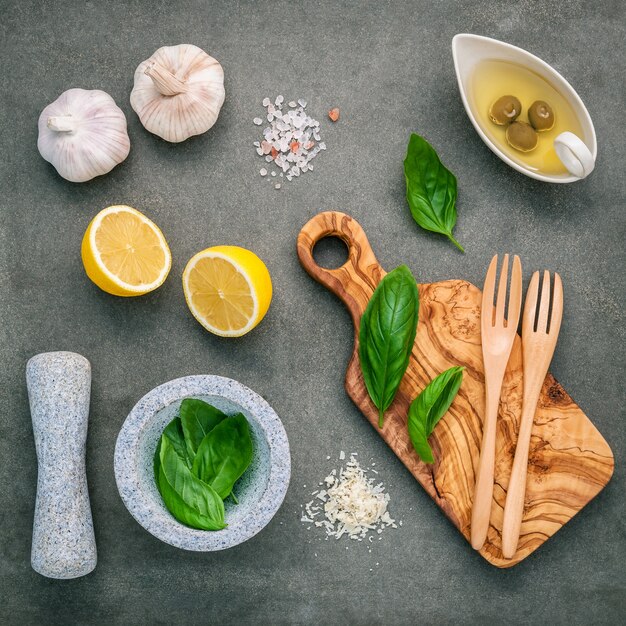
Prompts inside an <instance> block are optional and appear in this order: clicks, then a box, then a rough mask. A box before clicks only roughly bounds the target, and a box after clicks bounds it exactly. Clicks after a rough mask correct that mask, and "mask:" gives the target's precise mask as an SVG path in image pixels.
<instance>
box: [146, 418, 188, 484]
mask: <svg viewBox="0 0 626 626" xmlns="http://www.w3.org/2000/svg"><path fill="white" fill-rule="evenodd" d="M163 437H167V438H168V439H169V441H170V443H171V444H172V446H173V448H174V450H176V453H177V454H178V456H180V458H181V459H183V461H184V462H185V463H186V465H187V467H189V468H191V465H192V463H193V457H191V458H190V457H189V456H188V454H187V446H186V444H185V436H184V434H183V427H182V424H181V422H180V419H179V418H178V417H175V418H174V419H173V420H172V421H171V422H170V423H169V424H168V425H167V426H166V427H165V430H164V431H163V434H162V435H161V437H160V438H159V443H158V444H157V449H156V452H155V453H154V475H155V477H156V481H157V485H158V483H159V467H160V466H161V458H160V455H161V439H162V438H163Z"/></svg>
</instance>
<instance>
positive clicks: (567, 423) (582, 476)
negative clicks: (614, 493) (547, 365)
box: [297, 212, 614, 567]
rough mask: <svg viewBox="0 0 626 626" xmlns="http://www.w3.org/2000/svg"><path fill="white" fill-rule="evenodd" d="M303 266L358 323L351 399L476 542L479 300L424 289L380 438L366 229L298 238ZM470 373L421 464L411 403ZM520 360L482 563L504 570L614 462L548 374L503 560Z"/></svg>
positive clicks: (378, 273) (327, 224)
mask: <svg viewBox="0 0 626 626" xmlns="http://www.w3.org/2000/svg"><path fill="white" fill-rule="evenodd" d="M329 236H333V237H339V238H340V239H342V240H343V241H344V242H345V243H346V245H347V247H348V260H347V261H346V263H345V264H344V265H343V266H341V267H340V268H336V269H325V268H322V267H320V266H319V265H317V263H316V262H315V260H314V259H313V254H312V253H313V248H314V247H315V244H316V243H317V242H318V241H319V240H320V239H322V238H324V237H329ZM297 250H298V256H299V259H300V262H301V264H302V266H303V267H304V268H305V269H306V271H307V272H308V273H309V274H310V275H311V276H312V277H313V278H314V279H315V280H317V281H318V282H320V283H321V284H322V285H324V286H326V287H327V288H328V289H330V290H331V291H332V292H333V293H335V294H336V295H337V296H338V297H339V298H340V299H341V300H342V301H343V303H344V304H345V305H346V307H347V308H348V311H349V312H350V315H351V316H352V320H353V322H354V331H355V332H354V352H353V354H352V358H351V359H350V362H349V364H348V369H347V372H346V382H345V386H346V390H347V392H348V395H349V396H350V398H352V400H353V401H354V403H355V404H356V405H357V406H358V407H359V408H360V409H361V411H362V412H363V414H364V415H365V416H366V417H367V419H368V420H369V421H370V423H371V424H372V426H373V427H374V428H375V429H376V431H377V432H378V433H379V434H380V435H381V436H382V437H383V439H384V440H385V441H386V442H387V444H388V445H389V447H390V448H391V449H392V450H393V451H394V452H395V453H396V455H397V456H398V457H399V458H400V460H401V461H402V462H403V463H404V465H406V467H407V468H408V469H409V471H410V472H411V473H412V474H413V476H415V478H416V479H417V480H418V482H419V483H420V484H421V485H422V487H424V489H425V490H426V491H427V492H428V494H429V495H430V496H431V497H432V498H433V500H434V501H435V502H436V503H437V505H438V506H439V507H440V508H441V510H442V511H443V512H444V514H445V515H446V516H447V517H448V519H449V520H450V521H451V522H452V523H453V524H454V525H455V526H456V527H457V528H458V529H459V530H460V531H461V533H462V534H463V535H464V536H465V538H466V539H467V540H468V541H469V537H470V517H471V508H472V497H473V490H474V473H475V471H476V470H477V467H478V458H479V454H480V443H481V435H482V418H483V414H484V408H485V386H484V373H483V362H482V353H481V343H480V303H481V292H480V290H479V289H477V288H476V287H475V286H474V285H472V284H471V283H469V282H466V281H463V280H447V281H443V282H438V283H431V284H427V283H424V284H420V285H418V287H419V293H420V314H419V324H418V327H417V336H416V339H415V345H414V346H413V352H412V356H411V361H410V363H409V368H408V370H407V373H406V375H405V377H404V379H403V381H402V384H401V385H400V389H399V391H398V394H397V396H396V398H395V400H394V402H393V404H392V405H391V407H390V408H389V409H388V411H387V413H386V417H385V426H384V428H383V429H382V430H380V429H379V428H378V425H377V421H378V414H377V410H376V408H375V407H374V405H373V404H372V402H371V400H370V398H369V396H368V394H367V390H366V388H365V384H364V382H363V378H362V376H361V371H360V367H359V357H358V336H359V333H358V329H359V322H360V319H361V315H362V313H363V311H364V310H365V307H366V306H367V302H368V300H369V298H370V297H371V295H372V293H373V292H374V289H375V288H376V285H377V284H378V283H379V282H380V280H381V278H382V277H383V276H384V275H385V271H384V270H383V268H382V267H381V266H380V265H379V263H378V261H377V260H376V257H375V255H374V253H373V251H372V249H371V247H370V245H369V242H368V240H367V237H366V236H365V233H364V231H363V229H362V228H361V226H360V225H359V224H358V223H357V222H356V221H355V220H353V219H352V218H351V217H349V216H348V215H345V214H343V213H339V212H325V213H320V214H318V215H317V216H315V217H314V218H313V219H311V220H310V221H309V222H308V223H307V224H306V225H305V226H304V228H303V229H302V230H301V232H300V234H299V236H298V241H297ZM453 365H463V366H465V367H466V368H467V369H466V372H465V376H464V379H463V384H462V386H461V389H460V391H459V394H458V396H457V398H456V399H455V401H454V403H453V404H452V406H451V408H450V411H449V412H448V413H447V414H446V415H445V416H444V417H443V418H442V419H441V421H440V422H439V423H438V425H437V427H436V428H435V431H434V433H433V435H432V436H431V438H430V443H431V446H432V449H433V453H434V455H435V463H434V464H433V465H426V464H424V463H422V462H421V461H420V460H419V457H418V456H417V454H416V453H415V451H414V450H413V448H412V446H411V442H410V439H409V436H408V432H407V427H406V420H407V417H406V416H407V411H408V407H409V404H410V402H411V401H412V400H413V398H415V396H417V394H418V393H419V392H420V391H421V390H422V389H423V388H424V387H425V386H426V385H427V384H428V382H429V381H430V380H431V379H432V378H433V377H434V376H436V375H437V374H439V373H441V372H442V371H444V370H445V369H447V368H449V367H452V366H453ZM522 390H523V380H522V350H521V341H520V338H519V337H516V339H515V342H514V345H513V350H512V353H511V358H510V360H509V364H508V367H507V371H506V374H505V377H504V383H503V387H502V399H501V403H500V409H499V413H498V427H497V434H496V460H495V485H494V494H493V501H492V510H491V523H490V527H489V532H488V535H487V541H486V542H485V545H484V546H483V548H482V549H481V550H480V554H481V555H482V556H483V557H484V558H485V559H487V561H489V562H490V563H492V564H493V565H495V566H497V567H510V566H512V565H515V564H516V563H519V562H520V561H521V560H522V559H524V558H526V557H527V556H528V555H529V554H530V553H531V552H533V551H534V550H536V549H537V548H538V547H539V546H540V545H541V544H542V543H543V542H544V541H546V539H548V538H549V537H551V536H552V535H553V534H554V533H555V532H556V531H557V530H559V528H561V527H562V526H563V525H564V524H565V523H566V522H568V521H569V520H570V519H571V518H572V517H573V516H574V515H575V514H576V513H577V512H578V511H580V509H582V508H583V507H584V506H585V505H586V504H587V503H588V502H589V501H590V500H591V499H592V498H593V497H594V496H596V495H597V494H598V493H599V492H600V490H601V489H602V488H603V487H604V486H605V485H606V484H607V483H608V481H609V480H610V478H611V475H612V473H613V464H614V461H613V454H612V452H611V449H610V448H609V446H608V444H607V442H606V441H605V440H604V438H603V437H602V435H601V434H600V433H599V432H598V430H597V429H596V428H595V427H594V425H593V424H592V423H591V421H590V420H589V419H588V418H587V416H586V415H585V414H584V413H583V412H582V410H581V409H580V408H579V407H578V406H577V405H576V404H575V403H574V401H573V400H572V399H571V398H570V396H569V395H568V394H567V392H566V391H565V390H564V389H563V387H562V386H561V385H560V384H559V383H558V382H557V381H556V380H555V379H554V377H553V376H552V375H551V374H548V375H547V376H546V379H545V381H544V384H543V388H542V390H541V395H540V398H539V404H538V407H537V414H536V416H535V423H534V426H533V431H532V439H531V444H530V454H529V467H528V481H527V488H526V498H525V508H524V518H523V522H522V529H521V536H520V540H519V544H518V549H517V552H516V554H515V556H514V557H513V558H512V559H510V560H507V559H505V558H503V556H502V553H501V530H502V514H503V508H504V502H505V498H506V489H507V485H508V481H509V476H510V473H511V465H512V460H513V455H514V453H515V442H516V438H517V429H518V422H519V417H520V414H521V405H522Z"/></svg>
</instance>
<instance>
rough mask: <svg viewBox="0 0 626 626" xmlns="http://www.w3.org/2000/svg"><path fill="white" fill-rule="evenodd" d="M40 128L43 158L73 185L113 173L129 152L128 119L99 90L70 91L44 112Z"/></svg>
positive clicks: (105, 94)
mask: <svg viewBox="0 0 626 626" xmlns="http://www.w3.org/2000/svg"><path fill="white" fill-rule="evenodd" d="M38 125H39V138H38V140H37V148H38V149H39V152H40V154H41V156H42V157H43V158H44V159H45V160H46V161H48V162H49V163H52V165H54V167H55V169H56V170H57V172H58V173H59V174H60V175H61V176H62V177H63V178H65V179H66V180H69V181H71V182H73V183H83V182H86V181H88V180H91V179H92V178H95V177H96V176H102V175H103V174H106V173H107V172H110V171H111V170H112V169H113V168H114V167H115V166H116V165H118V164H119V163H121V162H122V161H123V160H124V159H125V158H126V157H127V156H128V153H129V152H130V139H129V138H128V132H127V129H126V116H125V115H124V112H123V111H122V109H120V108H119V107H118V106H117V105H116V104H115V101H114V100H113V98H111V96H110V95H109V94H108V93H106V92H104V91H100V90H99V89H91V90H88V89H68V90H67V91H65V92H63V93H62V94H61V95H60V96H59V97H58V98H57V99H56V100H55V101H54V102H53V103H52V104H49V105H48V106H47V107H46V108H45V109H44V110H43V111H42V112H41V115H40V116H39V123H38Z"/></svg>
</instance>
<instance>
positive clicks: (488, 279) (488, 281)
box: [481, 254, 498, 328]
mask: <svg viewBox="0 0 626 626" xmlns="http://www.w3.org/2000/svg"><path fill="white" fill-rule="evenodd" d="M497 268H498V255H497V254H495V255H494V257H493V259H491V263H489V268H488V269H487V275H486V276H485V283H484V285H483V301H482V305H481V311H482V313H481V319H482V321H483V323H482V327H483V328H485V327H487V326H493V294H494V291H495V286H496V269H497ZM487 313H489V316H488V317H485V315H486V314H487ZM487 322H488V323H487Z"/></svg>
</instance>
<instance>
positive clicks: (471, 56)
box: [452, 33, 598, 183]
mask: <svg viewBox="0 0 626 626" xmlns="http://www.w3.org/2000/svg"><path fill="white" fill-rule="evenodd" d="M452 56H453V58H454V68H455V70H456V76H457V80H458V83H459V91H460V92H461V99H462V100H463V106H464V107H465V111H466V112H467V115H468V117H469V118H470V120H471V122H472V124H473V125H474V128H475V129H476V132H477V133H478V134H479V135H480V137H481V139H482V140H483V141H484V142H485V144H487V146H488V147H489V148H490V149H491V150H492V152H494V153H495V154H497V155H498V156H499V157H500V158H501V159H502V160H503V161H504V162H505V163H507V164H508V165H510V166H511V167H512V168H514V169H516V170H517V171H518V172H521V173H522V174H525V175H526V176H530V177H531V178H536V179H537V180H542V181H544V182H548V183H571V182H574V181H577V180H580V179H581V178H584V177H585V176H588V175H589V174H590V173H591V171H592V170H593V166H594V164H595V160H596V156H597V153H598V146H597V142H596V131H595V129H594V127H593V122H592V121H591V117H590V115H589V112H588V111H587V108H586V107H585V105H584V104H583V101H582V100H581V99H580V96H579V95H578V94H577V93H576V92H575V91H574V88H573V87H572V86H571V85H570V84H569V83H568V82H567V81H566V80H565V78H563V76H561V75H560V74H559V73H558V72H557V71H556V70H555V69H554V68H553V67H551V66H550V65H548V64H547V63H546V62H545V61H542V60H541V59H540V58H538V57H536V56H535V55H534V54H531V53H530V52H526V50H523V49H522V48H517V47H516V46H512V45H510V44H508V43H504V42H503V41H498V40H497V39H490V38H489V37H481V36H479V35H470V34H465V33H463V34H459V35H455V36H454V38H453V39H452ZM484 60H502V61H508V62H512V63H517V64H518V65H522V66H523V67H526V68H528V69H529V70H531V71H533V72H535V73H536V74H538V75H539V76H541V77H542V78H544V79H545V80H546V81H548V82H549V83H551V84H552V85H554V87H555V88H556V89H557V90H558V91H560V92H561V94H563V96H564V97H565V99H566V100H567V101H568V102H569V104H570V105H571V106H572V108H573V109H574V112H575V114H576V116H577V117H578V119H579V121H580V125H581V127H582V130H583V137H580V138H578V140H576V136H575V135H573V134H572V133H561V135H559V136H558V137H557V138H556V139H555V147H557V153H558V154H559V157H560V158H561V160H562V161H563V164H564V165H565V167H566V168H567V169H568V170H570V173H569V174H554V175H550V174H542V173H540V172H537V171H534V170H532V169H530V168H528V167H525V166H524V165H523V164H521V163H519V162H516V161H514V160H513V159H511V158H509V157H508V156H507V155H506V154H505V153H504V152H502V150H501V149H500V148H499V147H498V146H497V145H496V144H495V143H494V142H493V141H492V140H491V139H490V138H489V137H488V136H487V135H486V134H485V133H484V131H483V130H482V128H481V127H480V124H479V122H478V120H477V118H476V115H475V112H474V110H473V109H472V106H471V103H470V99H469V98H468V96H467V94H468V92H469V89H470V88H469V82H470V80H471V77H472V74H473V72H474V68H475V67H476V65H477V64H478V63H480V62H481V61H484ZM557 141H558V142H559V145H558V146H557V145H556V144H557Z"/></svg>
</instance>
